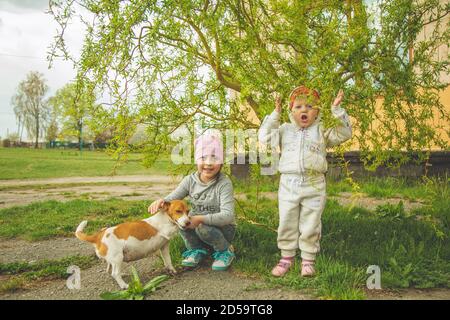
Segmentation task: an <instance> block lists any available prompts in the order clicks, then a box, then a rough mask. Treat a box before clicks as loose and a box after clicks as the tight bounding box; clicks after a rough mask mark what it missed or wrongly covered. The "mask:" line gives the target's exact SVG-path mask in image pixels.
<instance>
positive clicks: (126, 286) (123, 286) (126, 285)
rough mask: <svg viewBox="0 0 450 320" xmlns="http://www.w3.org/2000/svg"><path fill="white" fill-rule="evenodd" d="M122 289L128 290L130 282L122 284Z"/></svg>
mask: <svg viewBox="0 0 450 320" xmlns="http://www.w3.org/2000/svg"><path fill="white" fill-rule="evenodd" d="M120 289H122V290H127V289H128V284H126V283H124V284H121V285H120Z"/></svg>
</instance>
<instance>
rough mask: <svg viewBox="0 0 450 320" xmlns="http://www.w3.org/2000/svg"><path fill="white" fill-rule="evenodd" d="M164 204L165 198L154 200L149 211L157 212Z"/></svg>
mask: <svg viewBox="0 0 450 320" xmlns="http://www.w3.org/2000/svg"><path fill="white" fill-rule="evenodd" d="M163 205H164V199H158V200H155V201H153V202H152V204H151V205H150V206H149V207H148V213H150V214H155V213H156V212H158V210H159V209H161V208H162V206H163Z"/></svg>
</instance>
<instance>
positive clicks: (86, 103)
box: [49, 83, 95, 149]
mask: <svg viewBox="0 0 450 320" xmlns="http://www.w3.org/2000/svg"><path fill="white" fill-rule="evenodd" d="M76 85H77V84H76V83H69V84H67V85H65V86H64V87H62V88H61V89H59V90H58V91H56V94H55V95H54V96H53V97H51V98H50V99H49V104H50V105H51V106H52V107H53V110H54V112H55V114H58V115H59V121H60V122H61V127H62V128H61V134H62V135H64V136H72V137H76V138H77V139H78V145H79V148H80V149H81V144H82V140H83V138H85V137H86V136H87V135H88V132H89V130H88V127H87V126H86V122H87V120H88V118H89V115H90V113H89V112H90V111H92V110H93V105H94V102H95V96H90V95H88V94H87V93H86V91H85V92H82V90H78V91H77V88H76Z"/></svg>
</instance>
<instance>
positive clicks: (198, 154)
mask: <svg viewBox="0 0 450 320" xmlns="http://www.w3.org/2000/svg"><path fill="white" fill-rule="evenodd" d="M195 161H196V163H197V171H196V172H194V173H192V174H190V175H188V176H186V177H185V178H184V179H183V180H182V181H181V183H180V184H179V185H178V187H177V188H176V189H175V190H174V191H173V192H172V193H170V194H169V195H168V196H166V197H165V198H163V199H159V200H156V201H155V202H153V203H152V204H151V205H150V206H149V208H148V211H149V212H150V213H151V214H154V213H156V211H158V210H159V208H161V207H162V206H163V204H164V203H165V202H170V201H172V200H175V199H178V200H181V199H184V198H185V197H186V196H189V200H190V203H191V206H192V210H191V211H190V213H189V216H190V220H191V224H190V225H189V227H188V229H186V230H181V231H180V232H181V236H182V238H183V240H184V242H185V245H186V248H187V250H186V251H185V252H184V253H183V257H184V259H183V261H182V265H183V266H186V267H195V266H197V265H198V264H199V262H200V261H201V260H202V259H203V258H204V257H205V255H206V254H207V253H208V252H207V248H209V247H212V249H213V250H214V253H213V257H214V262H213V264H212V269H213V270H226V269H227V268H228V267H229V266H230V264H231V262H232V261H233V259H234V257H235V255H234V250H233V246H232V245H231V242H232V241H233V238H234V234H235V230H236V223H235V216H234V195H233V185H232V183H231V180H230V179H229V178H228V177H227V176H226V175H224V174H223V173H221V172H220V170H221V168H222V164H223V145H222V142H221V141H220V139H219V138H218V137H217V136H215V135H202V136H200V137H199V138H198V139H197V140H196V141H195Z"/></svg>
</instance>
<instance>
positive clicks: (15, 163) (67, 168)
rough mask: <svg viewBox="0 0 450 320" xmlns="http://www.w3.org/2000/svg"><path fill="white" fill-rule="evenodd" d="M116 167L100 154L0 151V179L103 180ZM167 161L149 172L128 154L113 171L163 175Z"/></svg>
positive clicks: (86, 152)
mask: <svg viewBox="0 0 450 320" xmlns="http://www.w3.org/2000/svg"><path fill="white" fill-rule="evenodd" d="M115 164H116V161H114V160H113V159H112V158H111V157H110V156H109V155H107V154H106V153H105V152H103V151H83V153H82V154H80V152H79V151H76V150H53V149H25V148H0V179H33V178H55V177H73V176H82V177H84V176H107V175H111V174H112V173H113V168H114V166H115ZM169 164H170V159H169V158H168V157H167V156H164V157H161V158H160V159H159V160H158V161H156V163H155V164H154V166H153V167H152V168H145V167H144V166H143V165H142V155H140V154H130V155H129V159H128V161H127V162H126V163H124V164H123V165H121V166H119V167H118V168H117V171H116V174H118V175H138V174H165V173H167V172H168V167H169Z"/></svg>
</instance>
